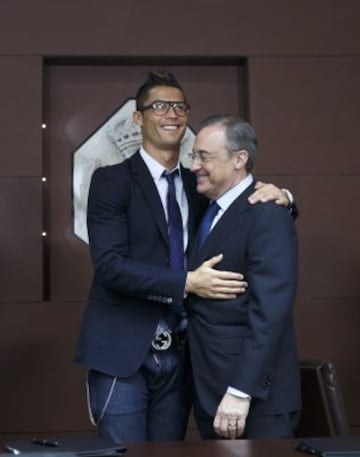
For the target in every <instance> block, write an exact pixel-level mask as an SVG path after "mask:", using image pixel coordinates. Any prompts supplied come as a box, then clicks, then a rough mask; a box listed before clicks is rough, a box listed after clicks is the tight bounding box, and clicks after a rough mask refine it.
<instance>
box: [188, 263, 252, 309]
mask: <svg viewBox="0 0 360 457" xmlns="http://www.w3.org/2000/svg"><path fill="white" fill-rule="evenodd" d="M222 259H223V255H222V254H219V255H217V256H214V257H212V258H211V259H209V260H206V261H205V262H203V263H202V264H201V265H200V266H199V267H198V268H197V269H196V270H194V271H189V272H188V274H187V277H186V284H185V291H186V292H188V293H192V294H195V295H198V296H199V297H203V298H215V299H220V300H221V299H224V300H226V299H234V298H236V296H237V295H239V294H241V293H244V292H245V291H246V288H247V286H248V285H247V282H246V281H245V280H244V276H243V275H242V274H241V273H235V272H233V271H220V270H216V269H215V268H214V266H215V265H216V264H217V263H219V262H221V260H222Z"/></svg>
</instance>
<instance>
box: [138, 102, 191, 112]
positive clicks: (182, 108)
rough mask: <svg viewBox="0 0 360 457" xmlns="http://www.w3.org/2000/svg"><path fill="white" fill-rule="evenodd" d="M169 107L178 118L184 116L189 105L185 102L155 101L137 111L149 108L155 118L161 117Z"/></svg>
mask: <svg viewBox="0 0 360 457" xmlns="http://www.w3.org/2000/svg"><path fill="white" fill-rule="evenodd" d="M170 107H171V108H173V110H174V111H175V113H176V114H177V115H178V116H186V115H187V114H188V113H189V110H190V105H188V104H187V103H186V102H169V101H165V100H155V101H154V102H152V103H151V105H147V106H143V107H142V108H141V109H140V110H139V111H141V112H143V111H145V110H147V109H150V108H151V109H152V110H153V111H154V113H155V114H156V115H157V116H163V115H164V114H166V113H167V112H168V111H169V109H170Z"/></svg>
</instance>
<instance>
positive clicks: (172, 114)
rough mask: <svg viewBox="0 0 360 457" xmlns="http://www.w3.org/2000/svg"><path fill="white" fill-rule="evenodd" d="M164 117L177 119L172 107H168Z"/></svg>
mask: <svg viewBox="0 0 360 457" xmlns="http://www.w3.org/2000/svg"><path fill="white" fill-rule="evenodd" d="M166 116H167V117H177V114H176V111H175V108H174V107H173V106H172V105H170V106H169V109H168V110H167V113H166Z"/></svg>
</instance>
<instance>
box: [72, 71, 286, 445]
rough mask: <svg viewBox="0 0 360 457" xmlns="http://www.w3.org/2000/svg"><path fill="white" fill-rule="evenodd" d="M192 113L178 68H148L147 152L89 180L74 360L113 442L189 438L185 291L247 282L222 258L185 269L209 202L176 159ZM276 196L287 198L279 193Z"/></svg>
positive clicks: (222, 294)
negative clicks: (88, 268)
mask: <svg viewBox="0 0 360 457" xmlns="http://www.w3.org/2000/svg"><path fill="white" fill-rule="evenodd" d="M188 114H189V105H188V102H187V100H186V97H185V94H184V92H183V90H182V88H181V86H180V85H179V83H178V82H177V81H176V79H175V78H174V76H173V75H171V74H160V73H154V74H150V75H149V78H148V79H147V80H146V81H145V82H144V84H143V85H142V86H141V87H140V89H139V90H138V93H137V96H136V112H135V113H134V122H136V123H137V124H138V125H139V126H140V128H141V130H142V146H141V148H140V150H139V151H137V152H136V153H135V154H134V155H133V156H132V157H130V158H129V159H127V160H125V161H124V162H122V163H121V164H118V165H113V166H109V167H104V168H100V169H98V170H96V171H95V173H94V175H93V178H92V181H91V185H90V192H89V200H88V232H89V245H90V251H91V256H92V261H93V265H94V270H95V274H94V279H93V283H92V286H91V289H90V293H89V298H88V303H87V307H86V310H85V315H84V319H83V323H82V327H81V331H80V336H79V342H78V346H77V351H76V360H77V361H78V362H80V363H81V364H83V365H85V366H86V367H87V368H88V369H89V374H88V401H89V410H90V412H91V414H92V419H93V422H94V423H95V424H96V425H97V426H98V430H99V432H100V433H101V434H102V435H106V436H108V437H110V438H112V439H113V440H114V441H115V442H119V441H121V440H125V441H128V442H129V441H174V440H181V439H183V438H184V436H185V431H186V425H187V419H188V413H189V409H190V405H191V403H190V390H189V384H188V379H189V376H188V371H187V370H186V365H185V361H184V351H183V348H184V345H183V342H184V337H185V330H186V318H185V316H184V314H183V312H182V311H183V298H184V296H185V294H187V293H193V294H196V295H198V296H201V297H204V298H206V297H213V298H221V299H233V298H234V297H235V296H236V295H237V294H239V293H242V292H243V291H244V288H245V286H246V283H245V282H244V281H242V279H243V278H242V275H241V274H240V272H239V273H232V272H226V271H220V270H218V269H214V268H213V267H214V265H215V264H216V263H218V262H219V261H220V259H221V256H217V257H214V258H213V259H209V260H208V259H207V260H206V262H204V263H203V264H202V265H201V266H200V267H199V268H197V269H195V270H193V271H188V272H187V271H186V253H187V250H188V246H189V245H191V243H192V240H193V237H194V233H195V230H196V228H197V225H198V222H199V219H200V217H201V215H202V213H203V209H204V204H205V205H206V203H207V201H206V198H205V197H203V196H201V195H198V194H197V193H196V190H195V186H196V183H195V179H194V177H193V175H192V173H191V172H190V171H189V170H187V169H185V168H183V167H182V166H181V165H180V163H179V150H180V142H181V139H182V138H183V136H184V134H185V130H186V127H187V121H188ZM175 170H177V171H176V172H175V173H174V174H172V172H174V171H175ZM170 175H171V176H172V177H171V176H170ZM169 179H170V181H169ZM171 179H172V180H171ZM275 189H276V188H275ZM270 190H273V189H272V188H271V189H270ZM261 191H263V189H260V190H259V191H258V196H259V198H262V196H261ZM174 196H175V197H176V198H175V199H174ZM265 198H266V197H265ZM272 198H280V200H281V199H282V193H281V191H280V190H278V189H276V191H275V193H274V195H273V196H272ZM174 200H175V201H174ZM285 201H286V199H285ZM179 213H180V216H179ZM174 215H175V217H174ZM174 221H175V222H174ZM179 221H180V227H179ZM175 223H176V228H175V229H174V224H175ZM173 234H174V236H173ZM179 234H180V236H179Z"/></svg>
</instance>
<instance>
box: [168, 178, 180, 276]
mask: <svg viewBox="0 0 360 457" xmlns="http://www.w3.org/2000/svg"><path fill="white" fill-rule="evenodd" d="M178 174H179V171H178V170H174V171H173V172H172V173H167V172H166V171H165V172H164V173H163V176H164V177H165V178H166V180H167V183H168V192H167V196H166V207H167V213H168V233H169V246H170V266H171V268H174V269H176V270H183V269H184V235H183V223H182V217H181V212H180V208H179V205H178V202H177V200H176V192H175V183H174V177H175V176H176V175H178Z"/></svg>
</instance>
